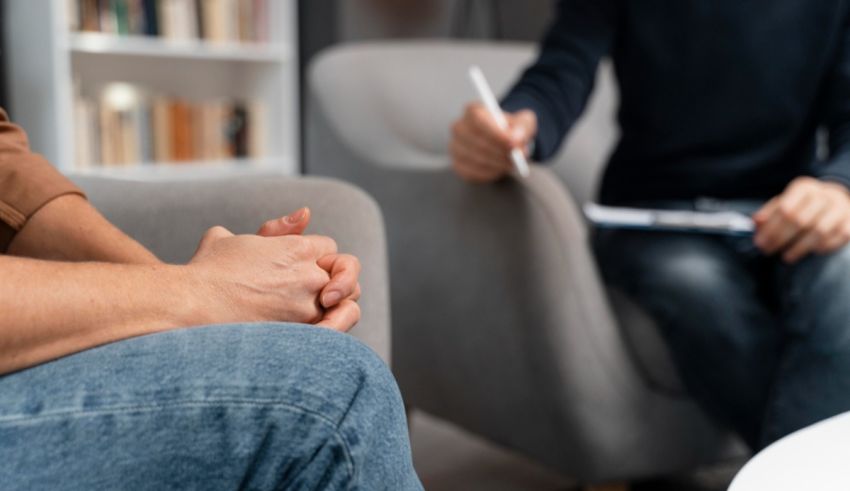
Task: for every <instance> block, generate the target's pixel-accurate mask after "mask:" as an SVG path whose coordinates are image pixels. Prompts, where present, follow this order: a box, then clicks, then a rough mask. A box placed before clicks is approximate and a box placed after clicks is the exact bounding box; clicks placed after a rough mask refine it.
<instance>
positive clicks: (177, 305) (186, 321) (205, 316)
mask: <svg viewBox="0 0 850 491" xmlns="http://www.w3.org/2000/svg"><path fill="white" fill-rule="evenodd" d="M154 267H155V268H157V269H158V268H159V267H157V266H154ZM161 267H163V268H164V269H165V275H164V276H165V281H166V282H167V283H168V284H169V285H170V287H169V288H168V290H169V292H168V293H167V295H168V296H169V301H168V302H167V303H166V305H169V307H168V309H167V310H168V311H167V312H166V315H167V316H168V317H169V318H170V319H171V322H172V323H173V324H175V325H176V326H177V327H192V326H203V325H208V324H215V323H220V322H223V321H224V320H225V319H223V318H222V316H217V315H215V309H216V307H218V308H220V306H221V304H222V303H223V302H221V301H218V300H217V299H218V298H219V297H220V296H221V295H219V294H218V292H217V289H216V288H214V287H213V286H212V283H211V282H210V281H209V280H208V278H207V277H206V275H205V274H204V272H203V270H201V269H200V268H197V267H194V266H192V265H164V266H161Z"/></svg>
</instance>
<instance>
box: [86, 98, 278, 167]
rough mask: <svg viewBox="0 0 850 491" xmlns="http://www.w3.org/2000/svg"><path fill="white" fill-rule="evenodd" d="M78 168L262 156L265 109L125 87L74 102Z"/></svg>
mask: <svg viewBox="0 0 850 491" xmlns="http://www.w3.org/2000/svg"><path fill="white" fill-rule="evenodd" d="M74 117H75V132H76V140H75V148H76V156H75V160H76V165H77V167H78V168H80V169H85V168H89V167H92V166H128V165H143V164H169V163H186V162H194V163H215V162H216V161H223V160H233V159H261V158H263V157H265V156H266V150H265V138H264V137H265V135H266V132H267V125H266V110H265V107H264V106H263V105H262V104H259V103H256V102H240V101H205V102H190V101H185V100H180V99H175V98H170V97H166V96H161V95H153V94H149V93H147V92H146V91H144V90H142V89H140V88H138V87H136V86H133V85H130V84H125V83H115V84H110V85H108V86H107V87H105V88H104V89H103V91H102V92H101V93H100V95H99V97H97V98H96V99H89V98H84V97H82V96H78V97H77V98H76V101H75V109H74Z"/></svg>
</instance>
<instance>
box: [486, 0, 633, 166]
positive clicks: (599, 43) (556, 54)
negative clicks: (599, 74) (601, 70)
mask: <svg viewBox="0 0 850 491" xmlns="http://www.w3.org/2000/svg"><path fill="white" fill-rule="evenodd" d="M619 8H620V7H618V2H615V1H612V0H562V1H561V2H560V3H559V8H558V16H557V19H556V22H555V24H554V25H553V26H552V28H551V29H550V30H549V32H548V34H547V35H546V38H545V39H544V40H543V44H542V46H541V50H540V55H539V56H538V58H537V60H536V61H535V62H534V64H533V65H531V67H529V68H528V69H527V70H526V71H525V73H524V74H523V75H522V77H521V78H520V80H519V82H517V84H516V86H514V88H513V89H512V90H511V91H510V93H509V94H508V95H507V96H506V97H505V98H504V100H503V101H502V107H503V108H504V109H505V110H506V111H509V112H516V111H519V110H522V109H529V110H531V111H534V113H535V114H536V115H537V121H538V133H537V137H536V140H535V152H534V155H533V157H534V158H535V159H536V160H546V159H549V158H550V157H552V156H553V155H554V154H555V153H556V152H557V150H558V148H559V147H560V145H561V143H562V142H563V140H564V137H565V135H566V134H567V133H568V131H569V130H570V128H571V127H572V125H573V124H574V123H575V121H576V119H577V118H578V117H579V116H580V115H581V112H582V111H583V110H584V106H585V104H586V102H587V99H588V97H589V96H590V93H591V90H592V89H593V84H594V80H595V78H596V71H597V67H598V65H599V61H600V60H601V59H602V57H603V56H605V55H607V54H608V53H609V52H610V50H611V47H612V45H613V42H614V38H615V34H616V32H615V31H616V26H617V18H618V9H619Z"/></svg>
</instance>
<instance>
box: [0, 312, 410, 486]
mask: <svg viewBox="0 0 850 491" xmlns="http://www.w3.org/2000/svg"><path fill="white" fill-rule="evenodd" d="M0 489H3V490H6V491H11V490H33V489H56V490H122V489H133V490H135V489H143V490H144V489H150V490H169V489H175V490H176V489H180V490H186V489H198V490H234V489H256V490H271V489H287V490H289V489H292V490H337V489H347V490H348V489H350V490H367V491H371V490H384V489H386V490H393V491H395V490H420V489H422V486H421V484H420V483H419V480H418V478H417V477H416V474H415V473H414V470H413V466H412V462H411V455H410V446H409V441H408V433H407V422H406V419H405V414H404V410H403V406H402V401H401V397H400V395H399V392H398V389H397V386H396V384H395V381H394V379H393V377H392V375H391V374H390V372H389V370H388V369H387V367H386V365H385V364H384V363H383V362H382V361H381V360H380V359H379V358H378V357H377V355H375V354H374V353H373V352H372V351H371V350H370V349H368V348H367V347H365V346H364V345H362V344H360V343H359V342H358V341H356V340H355V339H353V338H351V337H349V336H346V335H342V334H338V333H334V332H330V331H328V330H323V329H318V328H314V327H306V326H297V325H287V324H277V325H276V324H263V325H259V324H258V325H237V326H214V327H204V328H197V329H187V330H180V331H173V332H168V333H164V334H157V335H152V336H146V337H140V338H135V339H130V340H126V341H122V342H119V343H114V344H111V345H107V346H103V347H99V348H96V349H92V350H88V351H85V352H82V353H79V354H76V355H73V356H69V357H66V358H63V359H60V360H56V361H53V362H51V363H47V364H44V365H41V366H38V367H35V368H32V369H28V370H25V371H22V372H18V373H14V374H10V375H7V376H4V377H2V378H0Z"/></svg>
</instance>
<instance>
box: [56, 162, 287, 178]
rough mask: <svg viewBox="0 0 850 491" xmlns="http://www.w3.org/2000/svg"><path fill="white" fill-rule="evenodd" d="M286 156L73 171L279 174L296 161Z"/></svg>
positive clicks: (120, 174) (121, 174)
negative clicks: (289, 160)
mask: <svg viewBox="0 0 850 491" xmlns="http://www.w3.org/2000/svg"><path fill="white" fill-rule="evenodd" d="M285 160H286V159H272V158H269V159H260V160H245V159H234V160H225V161H218V162H212V163H211V162H179V163H176V162H168V163H163V162H157V163H155V164H153V163H146V164H141V165H131V166H126V167H120V166H116V167H90V168H87V169H74V170H73V171H71V172H70V174H72V175H79V176H99V177H115V178H121V179H132V180H156V179H167V180H172V179H189V180H193V179H208V178H225V177H233V176H238V175H267V174H279V173H281V172H282V171H281V169H285V168H289V167H291V166H293V165H295V163H294V162H285Z"/></svg>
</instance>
